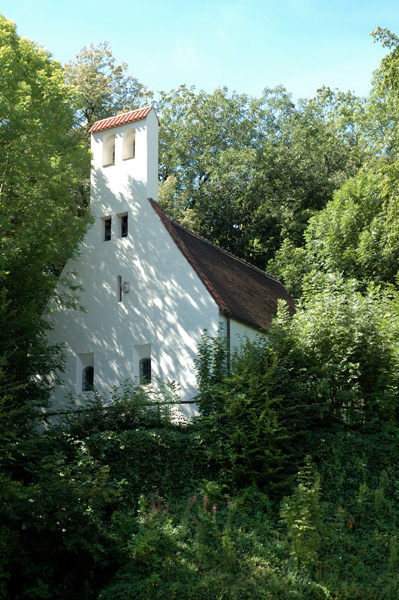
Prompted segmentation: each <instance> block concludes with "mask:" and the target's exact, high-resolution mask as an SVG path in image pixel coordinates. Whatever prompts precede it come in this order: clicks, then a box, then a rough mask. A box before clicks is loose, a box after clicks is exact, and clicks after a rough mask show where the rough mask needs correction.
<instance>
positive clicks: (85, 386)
mask: <svg viewBox="0 0 399 600" xmlns="http://www.w3.org/2000/svg"><path fill="white" fill-rule="evenodd" d="M93 385H94V369H93V367H85V368H84V369H83V371H82V392H90V391H91V390H92V389H93Z"/></svg>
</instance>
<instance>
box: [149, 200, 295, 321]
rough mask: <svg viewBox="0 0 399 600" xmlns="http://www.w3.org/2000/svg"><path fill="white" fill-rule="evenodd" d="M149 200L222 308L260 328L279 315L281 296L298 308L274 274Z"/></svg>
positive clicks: (291, 311)
mask: <svg viewBox="0 0 399 600" xmlns="http://www.w3.org/2000/svg"><path fill="white" fill-rule="evenodd" d="M150 203H151V205H152V207H153V209H154V210H155V212H156V213H157V215H158V216H159V218H160V219H161V221H162V223H163V224H164V226H165V228H166V230H167V231H168V233H169V234H170V236H171V237H172V239H173V241H174V242H175V244H176V245H177V247H178V248H179V250H180V251H181V252H182V254H183V255H184V256H185V258H186V259H187V260H188V262H189V263H190V265H191V266H192V267H193V269H194V270H195V271H196V273H197V275H198V276H199V278H200V279H201V280H202V282H203V284H204V285H205V287H206V288H207V290H208V291H209V293H210V294H211V296H212V297H213V299H214V300H215V302H216V304H217V306H218V307H219V309H220V310H221V311H222V312H224V313H226V314H228V315H230V316H232V317H235V318H237V319H239V320H241V321H245V322H246V323H248V324H250V325H254V326H255V327H259V328H261V329H267V328H268V327H269V325H270V323H271V321H272V319H273V317H274V316H275V315H276V312H277V300H278V299H280V298H281V299H283V300H285V301H286V302H287V304H288V308H289V311H290V313H291V314H293V313H294V312H295V301H294V299H293V298H292V296H291V295H290V294H289V293H288V292H287V290H286V289H285V287H284V286H283V285H282V283H280V282H279V281H278V280H277V279H276V278H275V277H272V276H271V275H267V273H265V272H264V271H262V270H261V269H258V268H257V267H254V266H253V265H250V264H249V263H247V262H245V261H244V260H242V259H240V258H238V257H237V256H234V255H233V254H231V253H230V252H226V250H222V249H221V248H219V247H218V246H215V245H214V244H212V243H211V242H209V241H208V240H206V239H205V238H203V237H201V236H199V235H197V234H196V233H193V232H192V231H189V230H188V229H185V228H184V227H182V226H181V225H180V224H179V223H176V222H175V221H171V220H170V219H169V218H168V217H167V216H166V214H165V213H164V212H163V210H162V209H161V207H160V206H159V204H158V203H157V202H155V201H154V200H152V199H150Z"/></svg>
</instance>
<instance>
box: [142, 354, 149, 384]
mask: <svg viewBox="0 0 399 600" xmlns="http://www.w3.org/2000/svg"><path fill="white" fill-rule="evenodd" d="M140 382H141V383H143V384H146V383H151V358H142V359H141V361H140Z"/></svg>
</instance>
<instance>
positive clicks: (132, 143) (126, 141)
mask: <svg viewBox="0 0 399 600" xmlns="http://www.w3.org/2000/svg"><path fill="white" fill-rule="evenodd" d="M135 156H136V132H135V130H134V129H130V131H126V132H125V133H124V134H123V160H127V159H128V158H134V157H135Z"/></svg>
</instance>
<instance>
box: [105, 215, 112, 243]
mask: <svg viewBox="0 0 399 600" xmlns="http://www.w3.org/2000/svg"><path fill="white" fill-rule="evenodd" d="M110 239H111V219H104V241H105V242H109V240H110Z"/></svg>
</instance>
